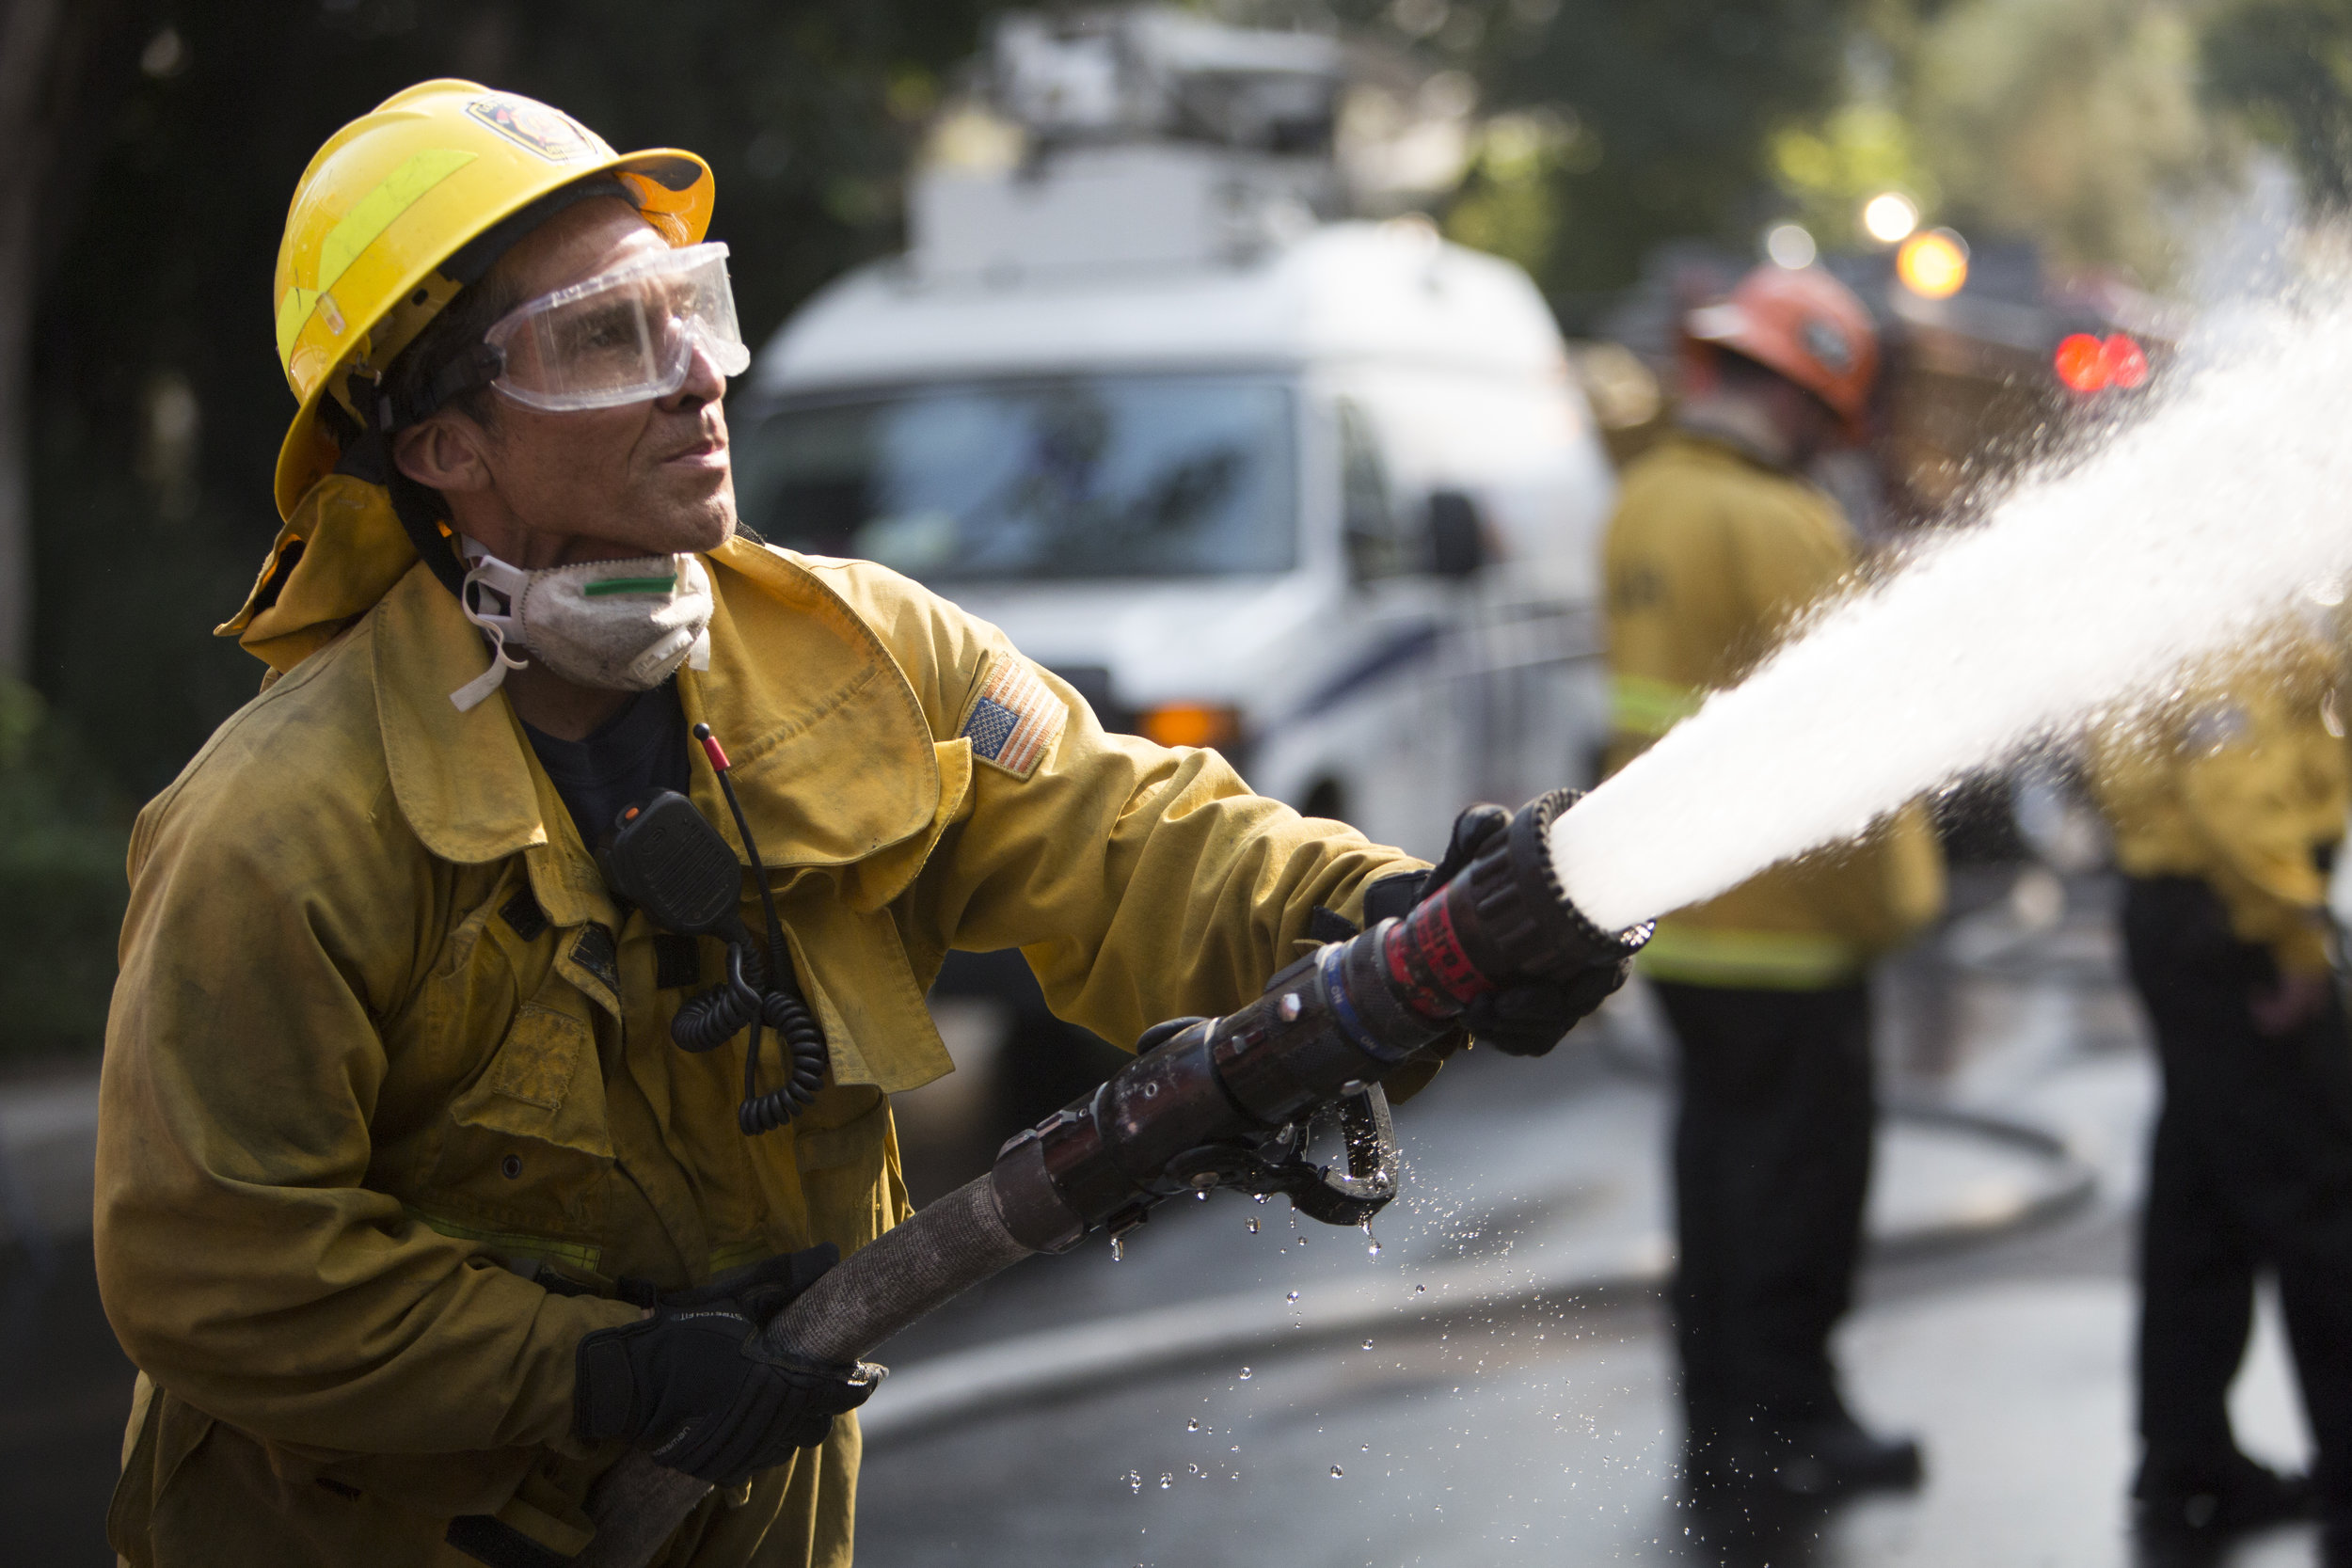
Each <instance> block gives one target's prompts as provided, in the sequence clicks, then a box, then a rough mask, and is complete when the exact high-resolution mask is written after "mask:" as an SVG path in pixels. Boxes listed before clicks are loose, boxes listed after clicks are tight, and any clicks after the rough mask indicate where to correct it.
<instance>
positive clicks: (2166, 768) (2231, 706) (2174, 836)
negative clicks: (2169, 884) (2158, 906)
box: [2091, 636, 2352, 974]
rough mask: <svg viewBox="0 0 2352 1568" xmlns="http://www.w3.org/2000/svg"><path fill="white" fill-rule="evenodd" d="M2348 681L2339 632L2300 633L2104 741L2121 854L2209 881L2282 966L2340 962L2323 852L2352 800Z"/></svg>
mask: <svg viewBox="0 0 2352 1568" xmlns="http://www.w3.org/2000/svg"><path fill="white" fill-rule="evenodd" d="M2343 679H2344V670H2343V666H2342V655H2341V652H2340V649H2339V646H2338V645H2337V643H2336V642H2335V641H2334V640H2333V639H2332V638H2328V637H2321V636H2312V637H2310V638H2302V639H2296V640H2294V641H2289V642H2287V643H2286V644H2284V645H2282V646H2280V647H2276V648H2272V649H2268V650H2265V653H2264V654H2263V655H2262V656H2260V657H2257V658H2255V659H2253V660H2251V661H2249V663H2248V664H2247V665H2246V666H2245V667H2244V668H2242V669H2239V670H2237V671H2235V672H2233V673H2229V674H2227V675H2222V676H2217V677H2214V678H2211V679H2208V680H2206V681H2204V682H2202V683H2199V684H2196V685H2194V686H2192V688H2191V689H2190V691H2189V694H2188V695H2187V696H2186V697H2185V698H2184V699H2182V700H2181V701H2178V702H2175V703H2173V704H2171V705H2169V706H2168V707H2167V708H2165V709H2164V710H2163V711H2162V712H2161V713H2159V714H2157V715H2156V716H2154V717H2153V718H2152V719H2149V720H2147V721H2138V722H2131V723H2119V724H2116V725H2112V726H2109V727H2108V728H2106V730H2104V731H2102V732H2101V733H2100V734H2099V735H2098V736H2097V737H2096V738H2095V740H2094V743H2093V747H2092V753H2091V756H2092V768H2091V779H2092V788H2093V791H2094V793H2095V794H2096V795H2097V797H2098V800H2099V806H2100V809H2101V811H2102V812H2103V813H2104V814H2105V815H2106V818H2107V822H2108V825H2109V826H2110V827H2111V828H2112V829H2113V830H2114V833H2115V862H2116V864H2117V866H2118V867H2120V868H2121V869H2122V871H2123V872H2124V873H2126V874H2127V875H2129V876H2134V877H2195V878H2199V879H2202V880H2203V881H2204V882H2205V883H2206V884H2207V885H2208V886H2210V887H2211V888H2212V889H2213V890H2214V892H2215V894H2216V895H2218V896H2219V898H2220V900H2221V903H2222V906H2223V908H2224V909H2226V910H2227V911H2229V916H2230V927H2231V929H2232V931H2233V933H2234V934H2235V935H2236V937H2237V939H2238V940H2239V941H2240V942H2255V943H2260V944H2263V945H2265V946H2267V947H2268V948H2269V949H2270V950H2271V953H2272V955H2273V956H2274V957H2275V958H2277V960H2278V963H2279V967H2280V970H2281V971H2282V972H2300V973H2304V974H2318V973H2321V972H2324V971H2325V970H2327V968H2328V960H2329V951H2328V949H2329V945H2330V944H2329V941H2328V914H2327V908H2326V905H2327V897H2328V879H2327V878H2326V876H2325V875H2324V874H2322V872H2321V871H2320V869H2319V858H2320V854H2321V852H2322V851H2324V850H2326V849H2328V848H2330V847H2333V846H2334V845H2336V844H2337V843H2338V842H2339V841H2341V840H2342V839H2343V837H2344V813H2345V811H2346V809H2347V807H2352V769H2347V766H2346V758H2345V755H2344V722H2343V720H2342V718H2341V717H2340V715H2341V714H2342V712H2343V708H2342V706H2341V704H2342V701H2343V696H2342V683H2343Z"/></svg>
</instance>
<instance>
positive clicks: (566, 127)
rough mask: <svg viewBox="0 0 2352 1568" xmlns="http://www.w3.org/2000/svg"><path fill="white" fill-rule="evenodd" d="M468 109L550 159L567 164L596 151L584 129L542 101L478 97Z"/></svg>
mask: <svg viewBox="0 0 2352 1568" xmlns="http://www.w3.org/2000/svg"><path fill="white" fill-rule="evenodd" d="M466 112H467V113H468V114H469V115H471V116H473V117H474V119H478V120H480V121H482V123H483V124H485V125H487V126H488V127H489V128H490V129H491V130H493V131H496V132H497V133H499V135H502V136H504V137H505V138H506V139H507V140H508V141H511V142H513V143H515V144H516V146H518V147H522V148H525V149H527V150H530V151H532V152H536V153H537V154H538V155H539V156H540V157H542V158H545V159H547V160H548V162H549V163H555V164H566V163H570V162H571V161H572V160H573V159H575V158H593V157H595V156H596V144H595V143H594V142H592V141H590V140H589V139H588V136H587V134H586V133H585V132H583V131H581V130H580V127H579V126H578V125H576V124H574V123H573V122H572V121H571V120H570V119H566V118H565V117H564V116H563V115H560V114H557V113H556V112H555V111H554V110H552V109H550V108H548V107H547V106H546V105H545V104H542V103H531V102H529V101H528V100H525V99H519V98H477V99H475V100H474V101H473V102H472V103H469V104H467V105H466Z"/></svg>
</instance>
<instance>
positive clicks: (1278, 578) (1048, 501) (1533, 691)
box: [736, 8, 1613, 856]
mask: <svg viewBox="0 0 2352 1568" xmlns="http://www.w3.org/2000/svg"><path fill="white" fill-rule="evenodd" d="M1349 70H1350V66H1349V61H1348V59H1347V57H1346V56H1345V55H1344V54H1343V51H1342V50H1341V48H1340V47H1339V46H1338V45H1337V44H1335V43H1334V42H1333V41H1332V40H1327V39H1322V38H1316V37H1310V36H1305V35H1298V34H1279V33H1255V32H1247V31H1242V30H1237V29H1232V28H1227V27H1222V26H1218V25H1216V24H1209V23H1205V22H1202V21H1200V20H1199V19H1197V18H1194V17H1191V16H1188V15H1185V14H1184V13H1178V12H1170V11H1163V10H1157V9H1150V8H1146V9H1136V10H1122V11H1109V12H1102V13H1093V14H1087V15H1081V16H1078V17H1076V18H1074V19H1069V20H1057V21H1052V22H1048V21H1045V20H1042V19H1040V18H1038V17H1034V16H1015V17H1012V18H1009V19H1008V20H1007V21H1005V22H1004V23H1003V24H1001V25H1000V27H999V29H998V31H997V33H996V35H995V39H994V47H993V53H992V55H990V56H989V58H988V59H987V60H986V61H985V62H984V66H983V68H982V75H983V77H984V79H985V90H986V96H987V101H988V103H990V105H992V107H993V114H992V115H991V116H990V117H989V120H990V122H991V123H992V124H993V126H994V127H995V128H996V130H997V131H998V132H999V133H1000V134H1002V135H1005V136H1007V137H1008V138H1009V142H1010V149H1009V156H1004V157H999V158H997V159H996V160H994V161H993V164H992V163H991V162H990V161H988V160H986V159H980V160H977V166H976V162H975V161H972V160H967V161H966V162H964V163H963V164H962V165H961V166H956V165H950V164H946V163H935V164H934V165H933V166H930V168H928V169H926V170H925V171H923V172H922V173H920V174H919V175H918V177H917V178H916V180H915V182H914V191H913V197H912V210H911V213H910V230H911V238H912V244H911V247H910V249H909V252H908V254H906V255H905V256H903V257H900V258H896V259H893V260H890V261H884V262H881V263H878V264H876V265H873V266H869V267H866V268H864V269H862V270H860V271H858V272H855V273H852V274H850V276H849V277H844V278H842V279H841V280H839V281H838V282H837V283H835V284H834V286H833V287H831V288H830V289H828V290H826V291H824V292H823V293H820V294H819V295H818V297H817V298H815V299H814V300H812V301H811V302H810V303H809V305H808V306H807V307H805V308H804V309H803V310H802V311H801V312H800V313H799V314H798V315H797V316H795V317H794V318H793V319H792V320H791V321H789V322H788V323H787V325H785V327H784V328H783V329H782V330H781V331H780V332H779V333H778V334H777V336H776V337H775V339H774V340H773V341H771V342H770V343H769V344H768V346H767V347H766V349H765V350H764V352H763V353H762V355H761V356H760V359H759V361H758V365H757V368H756V370H755V374H754V377H753V381H752V388H751V396H750V398H749V400H748V403H749V406H748V407H747V408H746V409H745V410H744V412H743V413H742V414H740V415H739V417H738V421H737V423H738V435H737V437H736V453H737V472H738V484H739V491H740V494H741V499H742V505H743V515H744V517H745V519H746V520H747V521H748V522H749V523H750V524H751V525H752V526H753V527H754V528H755V529H757V530H758V531H760V532H761V533H762V534H764V535H766V536H767V537H768V538H770V539H771V540H774V541H776V542H778V543H781V544H785V545H788V546H792V547H794V548H797V549H803V550H807V551H810V552H813V553H818V554H830V555H851V556H859V557H864V558H866V559H870V560H875V561H879V562H882V563H884V564H886V565H890V566H893V567H896V568H898V570H900V571H903V572H906V573H907V574H909V575H910V576H913V577H914V578H919V579H921V580H923V581H924V582H926V583H928V584H930V585H931V586H933V587H936V588H938V589H939V590H940V591H941V592H943V593H945V594H947V595H949V596H950V597H952V598H954V599H955V600H956V601H957V602H958V603H960V604H961V605H963V606H965V607H966V608H968V609H971V610H976V611H977V612H978V613H979V614H981V615H983V616H986V617H987V618H989V619H990V620H992V621H994V622H995V623H997V624H998V625H999V626H1003V627H1004V628H1005V630H1006V631H1007V632H1008V633H1009V635H1010V636H1011V637H1012V639H1013V641H1015V642H1016V643H1018V644H1019V645H1020V646H1021V647H1022V649H1023V650H1024V651H1025V652H1026V653H1027V654H1029V655H1030V656H1031V657H1034V658H1036V659H1038V660H1039V661H1040V662H1041V663H1042V664H1045V665H1047V666H1048V667H1050V668H1052V669H1053V670H1055V671H1056V672H1057V673H1060V674H1061V675H1063V676H1064V677H1065V678H1067V679H1068V680H1069V681H1070V682H1071V683H1072V684H1073V686H1075V687H1076V688H1077V689H1079V690H1080V691H1081V692H1083V693H1084V694H1085V695H1086V696H1087V697H1088V699H1089V701H1090V702H1091V703H1092V704H1093V705H1095V707H1096V709H1097V710H1098V712H1100V713H1101V714H1102V716H1103V717H1104V721H1105V722H1106V723H1108V724H1109V725H1110V726H1112V727H1113V728H1122V729H1133V730H1135V731H1136V732H1138V733H1141V734H1144V735H1147V736H1151V737H1152V738H1153V739H1156V740H1160V741H1163V742H1166V743H1168V744H1176V745H1208V746H1215V747H1216V748H1217V749H1218V750H1220V751H1222V752H1224V753H1225V754H1226V755H1227V757H1228V758H1229V759H1231V760H1232V761H1233V762H1234V763H1235V764H1236V765H1237V766H1238V767H1239V768H1241V769H1242V770H1243V772H1244V773H1245V774H1246V775H1247V776H1248V779H1249V782H1250V784H1251V785H1252V786H1253V787H1254V788H1256V789H1257V790H1259V791H1260V792H1262V793H1264V794H1267V795H1272V796H1275V797H1278V798H1279V799H1282V800H1288V801H1290V802H1291V803H1292V804H1294V805H1296V806H1299V807H1301V808H1303V809H1305V810H1308V811H1310V812H1312V813H1316V814H1320V815H1327V816H1339V817H1342V818H1344V819H1345V820H1347V821H1349V822H1352V823H1354V824H1356V825H1357V826H1359V827H1360V828H1361V829H1363V830H1364V832H1367V833H1368V834H1370V835H1371V836H1372V837H1373V838H1375V839H1377V840H1380V841H1383V842H1387V843H1393V844H1399V845H1402V846H1405V847H1408V848H1412V849H1415V850H1417V851H1419V852H1420V853H1422V854H1424V855H1432V856H1434V855H1435V854H1436V853H1437V851H1438V849H1439V848H1440V847H1442V845H1443V843H1444V837H1445V833H1446V831H1447V827H1448V825H1449V824H1450V823H1451V822H1452V820H1453V818H1454V814H1455V813H1456V812H1457V811H1459V810H1460V809H1461V807H1462V806H1463V805H1464V804H1466V803H1468V802H1470V801H1471V800H1479V799H1491V800H1518V799H1522V798H1524V797H1526V796H1528V795H1530V794H1532V793H1534V792H1536V791H1537V790H1540V789H1543V788H1547V787H1551V786H1554V785H1557V784H1562V783H1569V782H1576V781H1580V780H1582V779H1584V778H1586V777H1588V776H1589V775H1590V770H1591V763H1592V759H1593V755H1594V752H1595V749H1596V747H1597V742H1598V739H1599V736H1600V733H1601V728H1602V723H1603V721H1604V718H1605V704H1604V701H1603V696H1602V690H1601V685H1600V677H1599V673H1598V670H1597V664H1596V662H1595V652H1596V648H1597V624H1596V621H1595V595H1594V559H1595V549H1596V533H1597V529H1598V527H1599V526H1600V524H1601V523H1602V522H1603V520H1604V519H1605V518H1606V515H1607V513H1608V510H1609V506H1610V502H1611V496H1612V492H1613V481H1612V479H1611V475H1610V467H1609V464H1608V461H1607V457H1606V455H1605V453H1604V451H1603V450H1602V447H1601V444H1600V441H1599V438H1598V436H1597V431H1596V429H1595V426H1594V421H1593V419H1592V416H1591V412H1590V409H1589V408H1588V406H1587V405H1586V403H1585V400H1584V396H1583V393H1582V392H1581V389H1580V388H1579V387H1578V386H1577V384H1576V382H1575V381H1574V379H1573V378H1572V376H1571V374H1570V372H1569V367H1568V361H1567V358H1566V355H1565V349H1564V346H1563V344H1562V341H1561V339H1560V336H1559V333H1558V330H1557V328H1556V327H1555V325H1553V322H1552V319H1551V316H1550V314H1549V310H1548V309H1546V307H1545V305H1544V302H1543V300H1542V299H1541V297H1540V296H1539V295H1538V294H1537V293H1536V291H1535V289H1534V285H1533V283H1532V282H1531V281H1530V280H1529V279H1528V278H1527V277H1526V276H1525V275H1524V274H1523V273H1521V272H1520V271H1518V269H1517V268H1516V267H1514V266H1512V265H1510V264H1509V263H1507V262H1504V261H1500V260H1498V259H1496V258H1493V257H1491V256H1486V255H1483V254H1480V253H1478V252H1474V251H1470V250H1467V249H1464V248H1462V247H1460V246H1457V245H1450V244H1447V243H1445V242H1444V241H1443V240H1441V239H1440V238H1439V237H1438V233H1437V231H1436V230H1435V229H1434V228H1433V227H1432V226H1431V225H1430V224H1428V223H1427V221H1426V220H1424V219H1421V218H1419V217H1412V216H1408V217H1399V218H1391V219H1388V220H1386V221H1371V220H1367V219H1364V218H1361V217H1357V216H1351V215H1350V214H1351V213H1352V211H1353V210H1354V207H1355V204H1354V203H1353V201H1352V200H1351V198H1350V194H1349V189H1348V186H1349V181H1348V179H1347V177H1346V175H1345V173H1344V172H1343V166H1342V160H1340V159H1339V158H1338V157H1336V156H1335V155H1334V140H1335V138H1334V127H1335V120H1336V119H1337V114H1338V105H1339V103H1340V102H1341V98H1342V94H1343V90H1344V88H1345V86H1346V82H1347V78H1348V71H1349ZM966 112H967V113H977V111H966Z"/></svg>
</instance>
